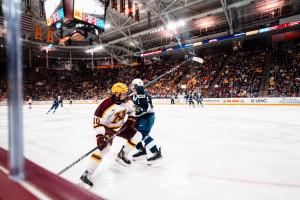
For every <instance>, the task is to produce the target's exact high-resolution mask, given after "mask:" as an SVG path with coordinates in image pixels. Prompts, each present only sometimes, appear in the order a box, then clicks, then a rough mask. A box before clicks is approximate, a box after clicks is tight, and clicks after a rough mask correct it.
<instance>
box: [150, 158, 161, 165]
mask: <svg viewBox="0 0 300 200" xmlns="http://www.w3.org/2000/svg"><path fill="white" fill-rule="evenodd" d="M161 159H162V157H161V158H158V159H156V160H151V161H147V164H148V165H153V164H156V163H158V162H159V161H160V160H161Z"/></svg>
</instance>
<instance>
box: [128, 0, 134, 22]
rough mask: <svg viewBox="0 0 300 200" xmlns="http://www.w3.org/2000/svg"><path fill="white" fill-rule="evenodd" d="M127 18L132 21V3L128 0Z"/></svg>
mask: <svg viewBox="0 0 300 200" xmlns="http://www.w3.org/2000/svg"><path fill="white" fill-rule="evenodd" d="M128 17H131V19H133V13H132V1H131V0H128Z"/></svg>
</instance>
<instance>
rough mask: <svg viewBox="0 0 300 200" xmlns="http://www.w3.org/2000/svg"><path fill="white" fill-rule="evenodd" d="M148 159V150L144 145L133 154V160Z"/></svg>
mask: <svg viewBox="0 0 300 200" xmlns="http://www.w3.org/2000/svg"><path fill="white" fill-rule="evenodd" d="M144 159H147V151H146V149H145V148H144V147H142V148H141V149H140V150H139V152H137V153H136V154H134V155H133V156H132V160H134V161H137V160H144Z"/></svg>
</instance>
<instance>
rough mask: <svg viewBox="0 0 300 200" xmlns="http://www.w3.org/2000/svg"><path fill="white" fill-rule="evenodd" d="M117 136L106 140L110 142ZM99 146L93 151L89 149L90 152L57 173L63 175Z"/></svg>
mask: <svg viewBox="0 0 300 200" xmlns="http://www.w3.org/2000/svg"><path fill="white" fill-rule="evenodd" d="M114 138H115V135H113V136H111V137H110V138H108V139H107V140H105V142H108V141H110V140H112V139H114ZM99 147H100V145H99V146H96V147H95V148H93V149H92V150H91V151H89V152H88V153H86V154H84V155H83V156H82V157H80V158H79V159H78V160H76V161H75V162H73V163H72V164H71V165H69V166H68V167H66V168H65V169H63V170H62V171H60V172H59V173H58V174H57V175H58V176H59V175H61V174H62V173H64V172H65V171H67V170H68V169H70V168H71V167H73V166H74V165H76V164H77V163H78V162H79V161H81V160H83V159H84V158H85V157H87V156H88V155H90V154H91V153H92V152H93V151H95V150H96V149H97V148H99Z"/></svg>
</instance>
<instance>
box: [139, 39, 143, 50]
mask: <svg viewBox="0 0 300 200" xmlns="http://www.w3.org/2000/svg"><path fill="white" fill-rule="evenodd" d="M139 40H140V45H141V47H142V48H143V43H142V39H141V36H139Z"/></svg>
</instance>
